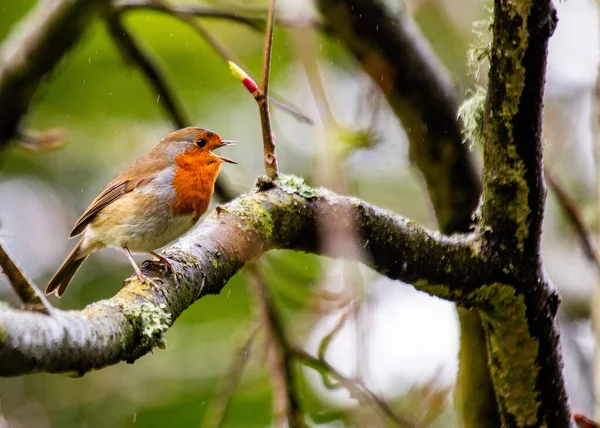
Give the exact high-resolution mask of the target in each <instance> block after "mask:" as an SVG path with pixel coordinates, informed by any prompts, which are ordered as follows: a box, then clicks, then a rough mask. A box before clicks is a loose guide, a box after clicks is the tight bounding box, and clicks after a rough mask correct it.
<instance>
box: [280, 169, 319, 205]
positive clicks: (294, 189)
mask: <svg viewBox="0 0 600 428" xmlns="http://www.w3.org/2000/svg"><path fill="white" fill-rule="evenodd" d="M277 186H278V187H279V188H280V189H281V190H283V191H284V192H286V193H287V194H289V195H294V194H297V195H300V196H302V197H303V198H307V199H310V198H316V197H318V196H319V192H318V191H317V189H313V188H312V187H310V186H308V185H307V184H306V183H305V182H304V179H303V178H301V177H296V176H295V175H281V176H279V179H278V180H277Z"/></svg>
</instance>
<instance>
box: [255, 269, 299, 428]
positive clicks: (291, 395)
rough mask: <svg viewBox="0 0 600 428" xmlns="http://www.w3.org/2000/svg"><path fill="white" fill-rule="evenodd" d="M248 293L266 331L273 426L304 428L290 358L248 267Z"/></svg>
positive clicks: (263, 289) (275, 319) (258, 279)
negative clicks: (271, 389)
mask: <svg viewBox="0 0 600 428" xmlns="http://www.w3.org/2000/svg"><path fill="white" fill-rule="evenodd" d="M248 271H249V273H250V275H248V289H249V291H250V294H252V296H253V298H254V302H255V305H256V310H257V313H258V318H259V320H260V322H261V324H262V325H263V326H264V327H265V351H266V357H267V364H268V366H269V371H270V372H271V381H272V383H273V404H274V409H275V415H274V421H273V424H274V426H276V427H286V426H290V427H304V426H306V424H305V423H304V421H303V415H302V412H301V411H300V406H299V403H298V400H297V398H296V394H295V391H294V372H293V370H294V369H293V367H292V363H293V361H292V358H291V356H290V355H289V352H288V348H289V347H288V346H287V341H286V339H285V337H284V334H283V328H282V326H281V323H280V321H279V317H278V315H277V313H276V311H275V308H274V304H273V301H272V298H271V296H270V294H269V291H268V289H267V288H266V285H265V284H264V282H263V281H262V278H261V275H260V272H259V270H258V269H257V268H256V267H255V266H254V265H250V266H249V267H248Z"/></svg>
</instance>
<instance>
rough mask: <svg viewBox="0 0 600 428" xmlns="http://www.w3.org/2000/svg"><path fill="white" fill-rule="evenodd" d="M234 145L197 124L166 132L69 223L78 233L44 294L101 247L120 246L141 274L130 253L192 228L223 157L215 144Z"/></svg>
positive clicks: (60, 288)
mask: <svg viewBox="0 0 600 428" xmlns="http://www.w3.org/2000/svg"><path fill="white" fill-rule="evenodd" d="M229 144H234V142H233V141H229V140H223V139H222V138H221V137H219V136H218V135H217V134H215V133H214V132H211V131H209V130H207V129H203V128H184V129H180V130H178V131H175V132H171V133H170V134H168V135H167V136H166V137H164V138H163V139H162V140H161V141H160V142H159V143H158V144H156V145H155V146H154V147H153V148H152V149H151V150H150V151H149V152H148V153H147V154H146V155H144V156H142V157H141V158H139V159H137V160H136V161H135V162H134V163H132V164H131V165H130V166H129V167H127V168H126V169H125V170H124V171H123V172H121V173H120V174H119V175H118V176H117V177H116V178H115V179H114V180H112V181H111V182H110V183H108V184H107V185H106V187H104V189H103V190H102V191H101V192H100V194H99V195H98V197H97V198H96V199H94V200H93V201H92V203H91V204H90V206H89V207H88V209H87V210H85V212H84V213H83V215H82V216H81V218H80V219H79V220H78V221H77V223H76V224H75V227H74V228H73V231H72V232H71V237H74V236H77V235H80V234H83V236H82V238H81V240H80V241H79V243H78V244H77V245H76V246H75V248H74V249H73V251H72V252H71V254H70V255H69V256H68V257H67V260H65V262H64V263H63V264H62V266H61V267H60V268H59V270H58V272H56V274H55V275H54V276H53V277H52V279H51V280H50V282H49V283H48V286H47V287H46V294H51V293H56V295H57V296H58V297H61V296H62V295H63V294H64V292H65V290H66V288H67V286H68V285H69V283H70V282H71V279H72V278H73V276H74V275H75V273H76V272H77V270H78V269H79V267H80V266H81V265H82V263H83V262H84V261H85V259H87V258H88V256H89V255H90V254H92V253H94V252H96V251H98V250H100V249H102V248H104V247H106V246H113V247H118V248H122V249H123V250H124V251H125V254H126V255H127V258H128V259H129V261H130V262H131V264H132V266H133V268H134V270H135V272H136V274H137V276H138V278H139V279H140V280H142V281H149V282H152V280H151V279H150V278H147V277H146V276H144V274H143V273H142V272H141V270H140V269H139V267H138V266H137V264H136V263H135V262H134V261H133V258H132V257H131V252H143V253H150V254H152V255H153V256H155V257H157V258H158V260H159V262H160V263H162V264H164V265H165V266H166V267H168V268H169V269H171V270H173V267H172V265H171V264H170V263H169V261H168V260H167V259H166V258H164V257H163V256H161V255H160V254H158V253H156V251H155V250H157V249H158V248H161V247H164V246H165V245H167V244H168V243H169V242H171V241H174V240H175V239H177V238H178V237H179V236H181V235H183V234H184V233H186V232H187V231H188V230H190V229H191V228H192V226H194V225H195V224H196V222H197V221H198V219H199V218H200V216H202V214H204V213H205V212H206V210H207V209H208V205H209V204H210V199H211V198H212V195H213V191H214V187H215V181H216V179H217V176H218V174H219V171H220V169H221V164H222V163H223V162H229V163H236V162H234V161H232V160H230V159H227V158H224V157H221V156H218V155H216V154H214V153H213V152H212V151H213V150H214V149H216V148H219V147H223V146H227V145H229Z"/></svg>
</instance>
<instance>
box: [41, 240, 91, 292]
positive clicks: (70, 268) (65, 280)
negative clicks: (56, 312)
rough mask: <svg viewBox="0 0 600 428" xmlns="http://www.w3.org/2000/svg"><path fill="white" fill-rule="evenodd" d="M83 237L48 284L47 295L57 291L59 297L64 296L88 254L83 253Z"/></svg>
mask: <svg viewBox="0 0 600 428" xmlns="http://www.w3.org/2000/svg"><path fill="white" fill-rule="evenodd" d="M82 243H83V239H82V240H81V241H79V243H78V244H77V245H76V246H75V248H73V251H71V254H69V257H67V260H65V261H64V263H63V264H62V266H61V267H60V268H59V269H58V271H57V272H56V273H55V274H54V276H53V277H52V279H51V280H50V282H48V285H47V286H46V295H48V294H52V293H56V295H57V296H58V297H62V295H63V294H65V290H66V289H67V287H68V286H69V283H70V282H71V280H72V279H73V277H74V276H75V274H76V273H77V271H78V270H79V268H80V267H81V265H82V264H83V262H85V259H87V258H88V255H87V254H86V255H83V254H81V244H82Z"/></svg>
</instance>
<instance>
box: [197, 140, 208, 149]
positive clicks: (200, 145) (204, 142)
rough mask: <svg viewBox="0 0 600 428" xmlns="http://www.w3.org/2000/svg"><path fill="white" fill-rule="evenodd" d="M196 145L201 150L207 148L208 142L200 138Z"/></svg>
mask: <svg viewBox="0 0 600 428" xmlns="http://www.w3.org/2000/svg"><path fill="white" fill-rule="evenodd" d="M196 145H197V146H198V147H200V148H202V147H204V146H206V140H205V139H204V138H200V139H199V140H197V141H196Z"/></svg>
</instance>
